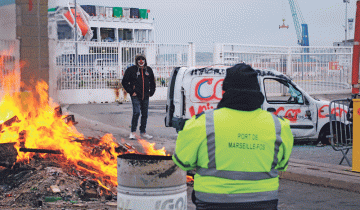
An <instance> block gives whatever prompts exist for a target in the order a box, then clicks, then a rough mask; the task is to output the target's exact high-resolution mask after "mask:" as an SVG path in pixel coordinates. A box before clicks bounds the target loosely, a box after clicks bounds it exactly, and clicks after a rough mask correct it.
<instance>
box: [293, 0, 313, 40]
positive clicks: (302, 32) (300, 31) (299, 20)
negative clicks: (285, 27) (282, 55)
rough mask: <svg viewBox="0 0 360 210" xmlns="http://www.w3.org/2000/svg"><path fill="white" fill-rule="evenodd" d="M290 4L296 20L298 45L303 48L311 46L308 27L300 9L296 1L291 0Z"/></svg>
mask: <svg viewBox="0 0 360 210" xmlns="http://www.w3.org/2000/svg"><path fill="white" fill-rule="evenodd" d="M289 4H290V9H291V14H292V17H293V20H294V25H295V29H296V35H297V39H298V44H299V45H301V46H309V34H308V25H307V24H306V23H305V21H304V18H303V16H302V14H301V10H300V7H299V5H298V3H297V1H296V0H289Z"/></svg>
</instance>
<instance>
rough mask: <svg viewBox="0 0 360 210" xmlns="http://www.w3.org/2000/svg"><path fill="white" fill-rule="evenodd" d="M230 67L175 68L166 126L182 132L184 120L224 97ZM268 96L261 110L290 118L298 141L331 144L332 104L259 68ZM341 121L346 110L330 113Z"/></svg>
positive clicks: (265, 93)
mask: <svg viewBox="0 0 360 210" xmlns="http://www.w3.org/2000/svg"><path fill="white" fill-rule="evenodd" d="M227 68H228V66H227V67H226V66H213V67H206V68H195V67H191V68H187V67H181V68H180V67H178V68H175V69H174V70H173V72H172V74H171V77H170V83H169V86H168V93H167V105H166V117H165V126H166V127H174V128H175V129H176V130H177V131H180V130H182V128H183V126H184V124H185V121H186V120H187V119H189V118H191V117H192V116H194V115H196V114H199V113H201V112H203V111H205V110H208V109H214V108H216V107H217V104H218V103H219V101H220V100H221V98H222V94H223V92H222V82H223V80H224V78H225V74H226V69H227ZM256 71H257V72H258V75H259V76H258V79H259V84H260V89H261V91H262V93H263V95H264V97H265V100H264V103H263V105H262V109H264V110H267V111H269V112H272V113H274V114H275V115H277V116H279V117H284V118H287V119H289V121H290V127H291V130H292V133H293V135H294V138H295V139H313V140H317V139H319V140H321V141H322V142H327V141H328V137H327V136H328V135H329V134H330V125H329V119H328V114H329V103H330V102H329V101H324V100H319V99H315V98H313V97H311V96H310V95H309V94H307V93H306V92H305V91H304V90H302V89H301V87H299V86H298V85H297V84H295V83H294V82H293V81H292V80H291V79H290V78H289V77H287V76H286V75H284V74H282V73H280V72H277V71H274V70H261V69H256ZM331 112H332V113H336V117H337V118H339V117H341V116H343V115H344V114H345V115H346V113H347V108H343V109H334V110H331Z"/></svg>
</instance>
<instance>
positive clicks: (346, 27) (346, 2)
mask: <svg viewBox="0 0 360 210" xmlns="http://www.w3.org/2000/svg"><path fill="white" fill-rule="evenodd" d="M343 1H344V3H345V6H346V7H345V46H346V42H347V29H348V25H347V22H348V19H347V5H348V3H350V0H343Z"/></svg>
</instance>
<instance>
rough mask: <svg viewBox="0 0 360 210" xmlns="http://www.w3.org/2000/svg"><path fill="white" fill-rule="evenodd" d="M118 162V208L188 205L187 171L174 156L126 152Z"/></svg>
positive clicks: (156, 208)
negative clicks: (175, 161)
mask: <svg viewBox="0 0 360 210" xmlns="http://www.w3.org/2000/svg"><path fill="white" fill-rule="evenodd" d="M117 164H118V167H117V169H118V172H117V173H118V187H117V190H118V193H117V207H118V210H121V209H143V210H147V209H149V210H160V209H161V210H162V209H169V210H170V209H174V210H175V209H176V210H183V209H187V191H186V172H185V171H183V170H181V169H180V168H179V167H178V166H176V165H175V163H174V161H172V159H171V156H155V155H139V154H124V155H119V156H118V157H117Z"/></svg>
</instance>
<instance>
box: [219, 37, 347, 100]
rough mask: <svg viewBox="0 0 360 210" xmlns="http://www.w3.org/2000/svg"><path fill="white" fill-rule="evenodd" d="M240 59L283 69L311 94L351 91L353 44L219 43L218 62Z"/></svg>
mask: <svg viewBox="0 0 360 210" xmlns="http://www.w3.org/2000/svg"><path fill="white" fill-rule="evenodd" d="M240 62H245V63H247V64H249V65H251V66H252V67H254V68H259V69H274V70H277V71H279V72H282V73H284V74H286V75H288V76H290V77H291V78H292V79H293V80H294V81H295V82H296V83H297V84H298V85H300V86H301V87H302V88H303V89H304V90H305V91H307V92H308V93H309V94H326V93H343V92H348V93H350V92H351V71H352V69H351V68H352V47H331V46H330V47H283V46H259V45H240V44H222V43H221V44H215V48H214V63H215V64H222V65H234V64H236V63H240Z"/></svg>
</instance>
